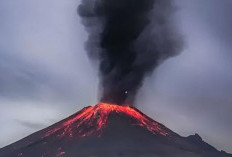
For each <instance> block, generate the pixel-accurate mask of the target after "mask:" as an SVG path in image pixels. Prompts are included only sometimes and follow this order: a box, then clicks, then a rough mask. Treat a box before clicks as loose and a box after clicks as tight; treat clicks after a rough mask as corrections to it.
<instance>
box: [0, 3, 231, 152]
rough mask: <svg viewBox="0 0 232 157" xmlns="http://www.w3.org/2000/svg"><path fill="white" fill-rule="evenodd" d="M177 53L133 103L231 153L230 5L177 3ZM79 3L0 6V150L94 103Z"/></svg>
mask: <svg viewBox="0 0 232 157" xmlns="http://www.w3.org/2000/svg"><path fill="white" fill-rule="evenodd" d="M176 3H177V5H178V8H179V11H178V13H177V23H178V27H179V28H180V30H181V32H182V34H183V36H184V39H185V49H184V51H183V52H182V53H181V55H179V56H177V57H175V58H171V59H169V60H168V61H166V62H165V63H164V64H162V65H161V66H160V67H159V68H158V69H157V70H156V71H155V72H154V73H153V75H152V76H150V77H149V78H147V79H146V81H145V82H144V86H143V87H142V89H141V90H140V92H139V94H138V97H137V101H136V106H137V107H138V108H139V109H140V110H142V111H143V112H144V113H146V114H148V115H149V116H151V117H152V118H154V119H155V120H157V121H159V122H161V123H163V124H165V125H166V126H167V127H169V128H170V129H172V130H174V131H176V132H177V133H179V134H180V135H183V136H187V135H190V134H194V133H196V132H197V133H199V134H200V135H201V136H202V137H203V139H204V140H205V141H206V142H208V143H210V144H211V145H213V146H216V147H217V148H218V149H224V150H226V151H228V152H232V141H231V139H232V125H231V120H232V114H231V113H232V81H231V80H232V73H231V67H232V53H231V49H232V31H231V28H232V18H231V15H232V1H231V0H176ZM78 4H79V0H40V1H36V0H11V1H9V0H1V1H0V124H1V126H2V127H1V129H0V147H3V146H5V145H7V144H10V143H12V142H14V141H16V140H19V139H20V138H22V137H24V136H26V135H29V134H31V133H33V132H35V131H37V130H39V129H42V128H44V127H46V126H49V125H51V124H53V123H54V122H56V121H59V120H61V119H62V118H65V117H67V116H68V115H70V114H72V113H74V112H76V111H77V110H79V109H81V108H83V107H85V106H87V105H94V104H96V103H97V97H98V95H97V89H98V78H97V70H96V68H95V67H96V66H95V65H94V64H92V63H91V61H89V59H88V57H87V55H86V52H85V50H84V48H83V47H84V41H85V40H86V38H87V34H86V32H85V31H84V28H83V26H82V25H81V23H80V18H79V17H78V15H77V13H76V8H77V6H78Z"/></svg>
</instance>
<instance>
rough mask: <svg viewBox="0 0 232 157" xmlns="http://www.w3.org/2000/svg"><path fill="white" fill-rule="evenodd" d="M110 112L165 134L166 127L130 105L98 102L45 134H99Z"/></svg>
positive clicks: (84, 135) (80, 135)
mask: <svg viewBox="0 0 232 157" xmlns="http://www.w3.org/2000/svg"><path fill="white" fill-rule="evenodd" d="M111 113H117V114H124V115H126V116H129V117H130V118H132V119H133V120H134V121H135V122H136V123H135V124H133V125H138V126H141V127H144V128H146V129H147V130H149V131H151V132H152V133H154V134H160V135H163V136H167V135H168V133H167V131H166V130H167V129H166V128H165V127H164V126H161V125H160V124H158V123H157V122H156V121H153V120H152V119H151V118H149V117H147V116H146V115H144V114H142V113H141V112H139V111H138V110H136V109H135V108H132V107H130V106H118V105H113V104H106V103H99V104H97V105H96V106H90V107H87V108H84V109H83V110H81V111H80V112H78V113H77V114H76V115H75V116H74V117H72V118H69V119H67V120H66V121H64V122H63V123H61V124H60V125H58V126H57V127H55V128H53V129H51V130H49V131H48V132H47V133H46V135H45V137H46V136H49V135H52V134H55V133H56V136H59V137H63V136H69V137H73V136H75V137H76V136H78V137H87V136H90V135H97V136H100V135H101V133H102V130H103V129H104V128H105V127H106V124H107V122H108V118H109V115H110V114H111Z"/></svg>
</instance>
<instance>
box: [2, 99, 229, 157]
mask: <svg viewBox="0 0 232 157" xmlns="http://www.w3.org/2000/svg"><path fill="white" fill-rule="evenodd" d="M58 156H62V157H231V156H232V155H231V154H227V153H225V152H224V151H218V150H217V149H215V148H214V147H212V146H210V145H209V144H207V143H206V142H204V141H203V140H202V139H201V137H200V136H199V135H197V134H195V135H191V136H189V137H181V136H180V135H178V134H176V133H174V132H173V131H171V130H170V129H168V128H166V127H165V126H164V125H162V124H160V123H158V122H156V121H154V120H152V119H151V118H149V117H148V116H146V115H145V114H143V113H142V112H140V111H139V110H137V109H136V108H132V107H129V106H118V105H111V104H105V103H99V104H97V105H96V106H89V107H86V108H84V109H82V110H80V111H79V112H77V113H76V114H74V115H72V116H70V117H68V118H66V119H64V120H62V121H60V122H58V123H56V124H54V125H52V126H50V127H48V128H45V129H43V130H41V131H38V132H36V133H34V134H32V135H30V136H28V137H26V138H24V139H22V140H19V141H18V142H15V143H13V144H11V145H8V146H6V147H4V148H2V149H0V157H58Z"/></svg>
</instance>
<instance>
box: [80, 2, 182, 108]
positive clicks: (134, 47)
mask: <svg viewBox="0 0 232 157" xmlns="http://www.w3.org/2000/svg"><path fill="white" fill-rule="evenodd" d="M174 11H175V8H174V7H173V4H172V0H83V1H82V4H81V5H80V6H79V8H78V12H79V15H80V16H81V17H82V19H83V23H84V25H85V27H86V30H87V31H88V32H89V38H88V41H87V44H86V48H87V50H88V53H89V56H90V57H91V58H94V59H97V60H98V61H99V63H100V66H99V70H100V78H101V88H102V101H103V102H108V103H116V104H125V103H129V104H133V101H134V98H135V96H136V93H137V91H138V89H139V88H140V87H141V86H142V83H143V79H144V77H145V76H147V75H149V74H151V72H152V71H153V70H154V69H155V68H156V67H157V66H158V65H159V64H160V63H161V62H162V61H164V60H165V59H167V58H169V57H171V56H175V55H176V54H178V52H179V51H180V48H181V40H180V36H179V35H178V33H177V32H176V30H175V27H174V25H173V23H172V22H173V13H174Z"/></svg>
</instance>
